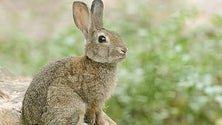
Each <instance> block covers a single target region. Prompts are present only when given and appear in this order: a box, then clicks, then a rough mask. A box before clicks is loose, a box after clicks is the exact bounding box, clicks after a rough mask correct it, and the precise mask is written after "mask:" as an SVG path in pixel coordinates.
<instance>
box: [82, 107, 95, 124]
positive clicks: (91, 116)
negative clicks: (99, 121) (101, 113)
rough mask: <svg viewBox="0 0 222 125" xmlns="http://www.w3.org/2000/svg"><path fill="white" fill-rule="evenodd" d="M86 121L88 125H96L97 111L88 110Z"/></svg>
mask: <svg viewBox="0 0 222 125" xmlns="http://www.w3.org/2000/svg"><path fill="white" fill-rule="evenodd" d="M84 121H85V122H86V123H87V124H88V125H94V124H95V121H96V115H95V110H93V109H92V108H88V109H87V111H86V114H85V119H84Z"/></svg>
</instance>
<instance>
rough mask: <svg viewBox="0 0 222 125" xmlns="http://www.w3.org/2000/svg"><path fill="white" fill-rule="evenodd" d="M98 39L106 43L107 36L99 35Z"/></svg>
mask: <svg viewBox="0 0 222 125" xmlns="http://www.w3.org/2000/svg"><path fill="white" fill-rule="evenodd" d="M98 41H99V42H100V43H105V42H106V37H105V36H103V35H101V36H99V38H98Z"/></svg>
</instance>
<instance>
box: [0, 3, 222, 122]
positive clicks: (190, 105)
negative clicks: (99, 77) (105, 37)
mask: <svg viewBox="0 0 222 125" xmlns="http://www.w3.org/2000/svg"><path fill="white" fill-rule="evenodd" d="M123 4H124V3H123ZM142 4H144V3H141V4H140V5H141V6H140V10H141V9H144V10H146V7H145V6H144V5H143V6H142ZM123 13H124V11H123ZM123 13H121V14H123ZM138 13H139V10H138ZM150 13H152V12H150ZM106 17H107V16H106ZM196 17H198V12H197V11H196V10H195V9H181V10H179V11H177V12H176V13H175V14H173V15H172V16H170V17H169V18H168V19H167V20H166V21H165V22H164V23H162V24H161V25H159V26H152V23H153V22H152V21H147V20H149V18H150V17H149V13H145V11H144V13H139V14H138V15H137V18H131V17H130V16H125V17H122V18H121V19H119V20H117V21H112V22H111V20H109V19H105V27H107V28H108V29H112V30H114V31H117V32H119V33H120V35H121V36H122V38H123V40H124V41H125V43H126V44H127V46H128V49H129V53H128V58H127V60H125V61H124V62H122V64H121V65H120V66H121V67H120V72H119V82H118V83H119V84H118V87H117V89H116V91H115V94H114V96H113V97H112V98H111V99H110V101H109V102H108V104H107V107H106V111H107V113H108V114H109V115H110V116H111V117H112V118H113V119H115V120H116V122H117V123H118V124H119V125H147V124H150V125H222V64H221V63H222V35H221V34H222V30H221V29H222V17H221V16H214V18H213V19H212V20H211V22H209V23H210V24H211V25H210V26H209V27H207V26H199V27H196V28H193V26H190V25H189V26H187V21H189V20H191V21H192V20H195V19H196ZM126 20H127V21H126ZM192 28H193V29H192ZM82 41H83V38H82V36H81V33H80V32H79V31H78V30H77V29H76V28H74V27H73V26H69V27H68V28H66V30H65V31H64V32H62V33H60V34H59V35H58V36H56V37H53V38H48V39H46V40H43V41H41V42H36V41H33V40H32V39H31V38H29V37H28V36H26V34H19V33H16V34H14V35H13V36H10V38H9V39H7V40H6V41H4V42H3V41H0V65H1V66H4V67H7V68H8V69H10V70H11V71H12V72H14V73H17V74H21V75H28V76H31V74H34V73H35V72H36V71H37V70H38V69H39V68H40V67H42V66H43V65H44V64H46V63H47V62H49V61H51V60H55V59H56V58H60V57H64V56H70V55H74V56H76V55H81V54H82V53H83V48H84V43H83V42H82Z"/></svg>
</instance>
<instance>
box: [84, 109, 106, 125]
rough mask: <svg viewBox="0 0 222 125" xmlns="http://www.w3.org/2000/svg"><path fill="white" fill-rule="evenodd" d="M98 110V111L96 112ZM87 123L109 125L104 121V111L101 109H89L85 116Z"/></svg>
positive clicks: (90, 124) (89, 124)
mask: <svg viewBox="0 0 222 125" xmlns="http://www.w3.org/2000/svg"><path fill="white" fill-rule="evenodd" d="M96 109H97V110H96ZM85 122H86V123H88V125H109V124H106V122H105V120H104V119H103V111H102V109H99V108H92V107H90V108H88V109H87V112H86V115H85Z"/></svg>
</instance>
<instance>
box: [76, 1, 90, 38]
mask: <svg viewBox="0 0 222 125" xmlns="http://www.w3.org/2000/svg"><path fill="white" fill-rule="evenodd" d="M73 19H74V22H75V24H76V26H77V27H78V28H79V29H80V30H81V31H82V32H83V34H84V36H85V37H87V35H88V33H89V30H90V26H91V15H90V11H89V9H88V7H87V5H86V4H85V3H83V2H79V1H76V2H74V3H73Z"/></svg>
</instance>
